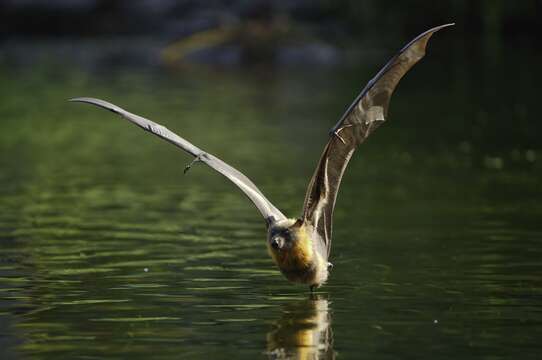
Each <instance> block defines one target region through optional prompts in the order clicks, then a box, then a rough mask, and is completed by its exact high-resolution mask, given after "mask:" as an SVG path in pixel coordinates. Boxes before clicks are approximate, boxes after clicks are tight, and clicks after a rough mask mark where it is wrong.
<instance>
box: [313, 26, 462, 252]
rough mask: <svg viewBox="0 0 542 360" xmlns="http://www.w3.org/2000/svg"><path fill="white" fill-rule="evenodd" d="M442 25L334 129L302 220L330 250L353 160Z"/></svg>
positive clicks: (395, 63)
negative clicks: (343, 182)
mask: <svg viewBox="0 0 542 360" xmlns="http://www.w3.org/2000/svg"><path fill="white" fill-rule="evenodd" d="M451 25H453V24H447V25H442V26H439V27H436V28H433V29H431V30H428V31H426V32H424V33H423V34H421V35H419V36H418V37H416V38H415V39H414V40H412V41H411V42H410V43H409V44H407V45H406V46H405V47H404V48H403V49H401V50H400V51H399V53H397V55H395V56H394V57H393V58H392V59H391V60H390V61H389V62H388V63H387V64H386V65H385V66H384V67H383V68H382V70H380V71H379V72H378V74H377V75H376V76H375V77H374V78H373V79H371V81H369V83H368V84H367V86H365V88H364V89H363V91H362V92H361V93H360V94H359V95H358V97H357V98H356V99H355V100H354V102H353V103H352V105H350V107H349V108H348V109H347V110H346V112H345V114H344V115H343V116H342V117H341V119H340V120H339V122H338V123H337V124H336V125H335V127H334V128H333V129H332V130H331V133H330V136H331V138H330V139H329V141H328V143H327V145H326V147H325V149H324V152H323V153H322V156H321V158H320V161H319V162H318V166H317V167H316V171H315V173H314V175H313V177H312V179H311V181H310V183H309V186H308V189H307V194H306V195H305V203H304V206H303V220H304V221H308V222H309V223H310V224H311V225H313V226H314V228H315V229H316V231H317V232H318V233H319V235H320V236H321V237H322V239H323V240H324V242H325V243H326V246H327V251H328V254H329V251H330V247H331V230H332V216H333V208H334V206H335V200H336V198H337V192H338V190H339V186H340V183H341V178H342V176H343V173H344V170H345V169H346V166H347V165H348V161H349V160H350V157H351V156H352V154H353V153H354V150H356V148H357V146H358V145H359V144H361V143H362V142H363V141H364V140H365V139H366V138H367V137H368V136H369V134H371V133H372V132H373V131H374V130H375V129H376V128H377V127H378V126H379V125H380V124H382V122H384V121H385V119H386V117H387V114H388V105H389V102H390V98H391V95H392V93H393V91H394V90H395V87H396V86H397V83H398V82H399V80H401V78H402V77H403V75H405V74H406V72H407V71H408V70H409V69H410V68H411V67H412V66H413V65H414V64H416V63H417V62H418V61H419V60H420V59H421V58H422V57H423V56H424V55H425V47H426V45H427V41H428V40H429V38H430V37H431V35H433V33H435V32H436V31H438V30H440V29H442V28H444V27H447V26H451Z"/></svg>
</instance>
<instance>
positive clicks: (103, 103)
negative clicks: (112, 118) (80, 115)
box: [68, 97, 123, 114]
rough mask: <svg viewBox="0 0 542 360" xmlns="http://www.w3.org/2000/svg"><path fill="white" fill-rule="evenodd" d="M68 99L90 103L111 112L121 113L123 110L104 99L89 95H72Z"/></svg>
mask: <svg viewBox="0 0 542 360" xmlns="http://www.w3.org/2000/svg"><path fill="white" fill-rule="evenodd" d="M68 101H69V102H80V103H86V104H92V105H95V106H98V107H101V108H104V109H106V110H109V111H111V112H114V113H116V114H121V113H122V111H123V110H122V109H121V108H119V107H118V106H116V105H114V104H111V103H109V102H107V101H105V100H100V99H96V98H91V97H74V98H71V99H68Z"/></svg>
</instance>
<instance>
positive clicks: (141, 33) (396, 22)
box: [0, 0, 542, 65]
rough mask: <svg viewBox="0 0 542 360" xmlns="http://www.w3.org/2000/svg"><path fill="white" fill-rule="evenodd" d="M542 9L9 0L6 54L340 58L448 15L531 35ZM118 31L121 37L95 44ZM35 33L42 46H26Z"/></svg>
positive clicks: (484, 28)
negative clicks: (56, 45)
mask: <svg viewBox="0 0 542 360" xmlns="http://www.w3.org/2000/svg"><path fill="white" fill-rule="evenodd" d="M541 9H542V1H540V0H524V1H520V2H511V1H504V0H486V1H469V0H453V1H452V0H450V1H432V2H431V1H421V0H410V1H401V2H396V1H378V0H363V1H350V0H343V1H330V0H321V1H307V0H283V1H279V0H258V1H249V0H213V1H193V0H181V1H174V0H132V1H126V0H56V1H45V0H3V1H2V2H1V3H0V41H1V42H0V44H1V46H2V48H1V50H2V51H1V56H2V58H1V59H3V60H4V61H13V62H16V63H17V62H19V63H20V62H28V61H31V60H30V59H29V58H36V57H38V58H40V56H43V52H44V51H46V50H45V49H44V48H43V45H44V44H45V43H46V41H47V40H46V39H48V40H49V41H50V40H52V39H56V42H57V43H63V44H64V46H60V47H59V48H57V49H55V50H52V49H49V50H50V51H51V52H52V55H51V54H49V55H51V56H53V57H54V56H56V57H58V58H61V59H63V60H78V61H87V62H88V61H92V59H95V57H96V56H97V57H99V56H100V55H97V54H96V51H88V47H89V46H93V47H94V49H95V50H96V49H100V50H101V52H102V54H101V55H102V56H105V57H106V59H107V61H109V62H116V63H118V62H121V63H122V62H124V63H132V64H133V63H146V64H164V63H167V64H178V63H183V62H195V63H211V64H219V65H224V64H226V65H232V64H239V63H244V64H246V63H254V62H264V63H275V64H276V63H278V64H306V63H310V64H318V65H337V64H338V63H343V62H344V61H347V60H351V61H355V59H356V55H358V56H359V55H360V46H361V45H364V46H365V49H367V47H369V46H371V45H372V46H373V47H374V46H375V44H380V45H382V44H384V45H385V44H386V42H389V41H392V40H394V39H395V38H400V39H404V38H405V37H411V36H413V35H414V34H416V33H419V32H421V31H422V30H425V29H427V28H429V27H431V26H436V25H439V24H443V23H449V22H456V24H457V25H456V28H455V29H454V33H455V34H456V35H455V36H456V38H462V39H464V40H465V39H469V40H473V39H486V40H487V39H490V41H491V44H492V46H497V45H498V44H499V43H500V42H503V41H512V42H519V43H522V42H528V41H529V40H531V41H534V40H535V39H537V38H539V37H540V35H541V31H542V30H541V29H542V27H541V26H540V25H541V20H540V19H541V18H540V16H539V14H540V10H541ZM73 38H78V41H76V42H74V41H73V40H70V39H73ZM113 38H114V39H117V40H118V39H119V38H122V39H123V41H122V44H121V42H119V41H110V42H108V43H107V42H106V43H103V42H102V43H101V44H96V43H94V41H96V40H99V39H101V40H104V39H109V40H111V39H113ZM38 39H39V41H40V42H41V45H42V47H40V48H39V51H38V50H36V49H35V47H31V46H30V44H34V45H35V42H36V41H38ZM130 39H132V40H130ZM135 39H137V40H135ZM91 41H92V43H91V44H89V42H91ZM84 48H85V49H87V51H85V50H83V49H84ZM32 50H33V51H32ZM348 50H350V51H348ZM28 51H30V53H29V52H28ZM90 53H91V54H90Z"/></svg>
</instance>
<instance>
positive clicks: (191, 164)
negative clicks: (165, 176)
mask: <svg viewBox="0 0 542 360" xmlns="http://www.w3.org/2000/svg"><path fill="white" fill-rule="evenodd" d="M202 157H203V156H202V154H199V155H196V157H195V158H194V160H192V161H191V162H190V164H188V165H186V166H185V167H184V170H183V173H184V174H185V175H186V173H187V172H188V170H190V169H191V168H192V166H193V165H194V164H196V163H198V162H200V161H202V160H201V158H202Z"/></svg>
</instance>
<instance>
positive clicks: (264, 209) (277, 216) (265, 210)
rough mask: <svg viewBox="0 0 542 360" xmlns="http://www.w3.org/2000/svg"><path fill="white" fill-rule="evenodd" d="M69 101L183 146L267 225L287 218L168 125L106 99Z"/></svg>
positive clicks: (245, 180)
mask: <svg viewBox="0 0 542 360" xmlns="http://www.w3.org/2000/svg"><path fill="white" fill-rule="evenodd" d="M70 101H78V102H84V103H89V104H93V105H97V106H99V107H102V108H104V109H107V110H110V111H112V112H114V113H116V114H119V115H120V116H122V117H123V118H125V119H126V120H128V121H130V122H132V123H134V124H136V125H137V126H139V127H140V128H142V129H143V130H146V131H148V132H150V133H152V134H154V135H156V136H158V137H161V138H162V139H164V140H166V141H168V142H170V143H172V144H173V145H175V146H177V147H179V148H181V149H183V150H184V151H186V152H187V153H189V154H190V155H192V156H194V157H195V161H201V162H204V163H205V164H207V165H209V166H210V167H211V168H213V169H215V170H216V171H218V172H219V173H221V174H222V175H224V176H225V177H227V178H228V179H229V180H231V181H232V182H233V183H234V184H235V185H237V186H238V187H239V188H240V189H241V191H243V192H244V193H245V195H246V196H247V197H248V198H249V199H250V200H252V202H253V203H254V205H256V207H257V208H258V210H259V211H260V213H261V214H262V215H263V217H264V218H265V220H266V222H267V224H268V225H269V224H271V223H272V222H274V221H278V220H283V219H286V217H285V216H284V215H283V214H282V213H281V212H280V211H279V210H278V209H277V208H276V207H275V206H273V204H271V202H270V201H269V200H267V199H266V197H265V196H264V195H263V194H262V193H261V192H260V190H258V188H257V187H256V185H254V184H253V183H252V181H250V180H249V179H248V178H247V177H246V176H245V175H243V174H242V173H241V172H239V171H238V170H236V169H234V168H233V167H231V166H230V165H228V164H226V163H225V162H224V161H222V160H220V159H219V158H217V157H216V156H213V155H211V154H209V153H207V152H205V151H203V150H201V149H199V148H198V147H196V146H194V145H193V144H191V143H190V142H188V141H187V140H185V139H183V138H182V137H180V136H179V135H177V134H175V133H174V132H172V131H171V130H169V129H168V128H166V127H164V126H162V125H159V124H157V123H155V122H153V121H151V120H148V119H145V118H143V117H141V116H138V115H135V114H132V113H130V112H128V111H126V110H124V109H121V108H120V107H118V106H116V105H113V104H111V103H108V102H107V101H103V100H99V99H94V98H87V97H80V98H74V99H70Z"/></svg>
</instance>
